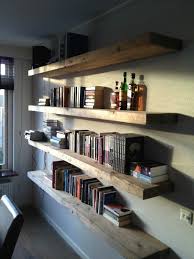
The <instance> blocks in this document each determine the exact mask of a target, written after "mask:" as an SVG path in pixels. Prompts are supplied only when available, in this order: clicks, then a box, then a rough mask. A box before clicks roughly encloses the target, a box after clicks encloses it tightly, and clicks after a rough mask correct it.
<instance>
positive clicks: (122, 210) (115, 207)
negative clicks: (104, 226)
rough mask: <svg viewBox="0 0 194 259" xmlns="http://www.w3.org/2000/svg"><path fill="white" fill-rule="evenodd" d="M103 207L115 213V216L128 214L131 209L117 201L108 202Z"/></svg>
mask: <svg viewBox="0 0 194 259" xmlns="http://www.w3.org/2000/svg"><path fill="white" fill-rule="evenodd" d="M104 209H106V210H108V211H110V212H111V213H112V214H114V215H116V216H117V217H123V216H126V215H130V214H131V213H132V211H131V210H130V209H128V208H126V207H124V206H123V205H122V204H119V203H109V204H105V205H104Z"/></svg>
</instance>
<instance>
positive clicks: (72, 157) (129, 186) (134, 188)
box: [28, 140, 172, 199]
mask: <svg viewBox="0 0 194 259" xmlns="http://www.w3.org/2000/svg"><path fill="white" fill-rule="evenodd" d="M28 143H29V144H30V145H31V146H33V147H35V148H38V149H40V150H42V151H44V152H46V153H49V154H51V155H53V156H54V157H56V158H58V159H61V160H65V161H66V162H68V163H70V164H73V165H75V166H77V167H79V168H80V169H81V170H83V171H84V172H85V173H86V174H87V175H89V176H92V177H96V178H98V179H99V180H100V181H101V182H102V183H103V184H105V185H112V186H114V187H115V188H116V189H117V190H118V191H119V190H122V191H124V192H128V193H131V194H133V195H135V196H138V197H139V198H141V199H149V198H152V197H155V196H158V195H162V194H164V193H166V192H170V191H172V184H171V183H170V182H169V181H165V182H162V183H159V184H149V183H145V182H143V181H140V180H138V179H136V178H135V177H133V176H129V175H125V174H121V173H118V172H116V171H113V170H112V169H111V168H108V167H106V166H104V165H101V164H98V162H96V161H95V160H93V159H91V158H89V157H86V156H83V155H79V154H77V153H74V152H72V151H70V150H67V149H59V148H56V147H53V146H51V144H50V143H48V142H35V141H31V140H29V141H28Z"/></svg>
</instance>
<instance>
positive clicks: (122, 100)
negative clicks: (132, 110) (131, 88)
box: [119, 72, 128, 110]
mask: <svg viewBox="0 0 194 259" xmlns="http://www.w3.org/2000/svg"><path fill="white" fill-rule="evenodd" d="M123 77H124V81H123V83H122V84H121V89H120V93H119V107H120V110H127V91H128V85H127V72H124V73H123Z"/></svg>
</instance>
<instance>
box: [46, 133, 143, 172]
mask: <svg viewBox="0 0 194 259" xmlns="http://www.w3.org/2000/svg"><path fill="white" fill-rule="evenodd" d="M51 144H53V145H55V146H57V147H59V148H69V149H70V150H71V151H73V152H76V153H79V154H80V155H85V156H88V157H90V158H92V159H94V160H96V161H98V163H100V164H104V165H106V166H109V167H111V168H113V170H115V171H118V172H120V173H126V174H130V172H131V171H130V170H131V162H134V161H143V149H144V137H143V136H139V135H136V134H130V133H129V134H119V133H116V132H106V133H100V134H97V133H95V132H93V131H89V130H64V131H63V132H62V131H60V132H59V131H58V132H57V135H56V137H52V139H51Z"/></svg>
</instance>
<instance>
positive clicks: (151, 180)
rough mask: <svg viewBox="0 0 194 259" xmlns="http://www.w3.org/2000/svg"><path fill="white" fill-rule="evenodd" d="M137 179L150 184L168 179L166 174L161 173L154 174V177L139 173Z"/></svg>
mask: <svg viewBox="0 0 194 259" xmlns="http://www.w3.org/2000/svg"><path fill="white" fill-rule="evenodd" d="M139 179H140V180H143V181H145V182H148V183H151V184H154V183H160V182H164V181H167V180H168V174H163V175H159V176H154V177H150V176H147V175H144V174H139Z"/></svg>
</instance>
